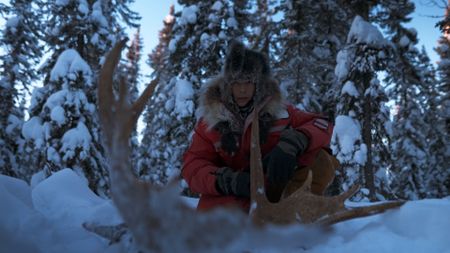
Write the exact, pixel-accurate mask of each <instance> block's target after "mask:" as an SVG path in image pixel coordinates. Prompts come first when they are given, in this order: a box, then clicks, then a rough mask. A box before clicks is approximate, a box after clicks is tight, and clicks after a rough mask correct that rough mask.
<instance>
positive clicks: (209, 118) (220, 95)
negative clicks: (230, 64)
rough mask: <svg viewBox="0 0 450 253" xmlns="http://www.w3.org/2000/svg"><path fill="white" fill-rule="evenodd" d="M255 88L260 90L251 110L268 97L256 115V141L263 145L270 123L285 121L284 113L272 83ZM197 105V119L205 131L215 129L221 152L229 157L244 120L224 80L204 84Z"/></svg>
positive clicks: (285, 112)
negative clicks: (218, 133) (228, 154)
mask: <svg viewBox="0 0 450 253" xmlns="http://www.w3.org/2000/svg"><path fill="white" fill-rule="evenodd" d="M258 85H259V86H263V88H262V89H257V90H256V91H255V99H254V107H259V106H261V105H262V103H263V102H265V100H266V99H267V98H268V97H270V98H269V100H268V101H267V102H265V105H264V106H263V107H262V108H261V110H260V114H259V123H260V141H261V143H265V141H266V139H267V136H268V133H269V130H270V128H271V126H272V124H273V122H274V121H275V120H276V119H279V118H285V117H286V116H287V110H286V104H285V103H284V102H283V99H282V96H281V92H280V89H279V87H278V83H277V82H276V81H274V80H272V79H269V80H267V81H265V82H264V83H262V84H261V83H260V84H258ZM258 85H257V86H258ZM224 93H225V94H226V95H225V94H224ZM257 95H258V96H257ZM256 98H258V99H256ZM199 102H200V106H199V109H198V114H197V116H198V118H202V119H203V121H204V122H205V123H206V124H207V125H208V130H211V129H215V130H217V131H219V132H220V133H221V134H222V138H221V146H222V148H223V149H224V150H225V151H227V152H229V153H230V154H231V153H233V152H235V151H236V150H238V146H237V143H238V138H239V137H240V136H241V135H242V132H243V130H244V124H245V120H246V119H243V118H241V117H240V116H239V107H238V106H237V105H236V104H235V103H234V102H233V98H232V94H231V88H230V87H229V85H227V82H226V81H225V78H224V77H223V76H219V77H217V78H215V79H213V80H211V81H210V82H209V83H207V84H206V85H205V90H204V91H203V92H202V93H201V95H200V101H199Z"/></svg>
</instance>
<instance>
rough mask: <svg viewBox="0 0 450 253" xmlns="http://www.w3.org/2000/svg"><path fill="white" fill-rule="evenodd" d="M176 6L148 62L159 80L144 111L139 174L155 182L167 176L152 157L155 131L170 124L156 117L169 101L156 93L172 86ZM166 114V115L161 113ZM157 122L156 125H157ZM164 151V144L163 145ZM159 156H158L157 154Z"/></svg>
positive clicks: (154, 75) (164, 22)
mask: <svg viewBox="0 0 450 253" xmlns="http://www.w3.org/2000/svg"><path fill="white" fill-rule="evenodd" d="M174 13H175V8H174V6H173V5H172V6H170V10H169V14H168V15H167V16H166V17H165V19H164V20H163V24H164V26H163V28H162V29H161V31H160V32H159V43H158V45H157V46H156V48H155V49H154V50H153V51H152V53H151V54H149V55H148V64H149V65H150V67H152V69H153V70H154V72H153V74H152V76H153V78H155V79H156V80H158V82H159V83H158V85H157V86H156V88H155V92H154V95H153V96H152V98H151V99H150V102H149V105H148V106H147V107H146V109H145V111H144V113H143V115H144V116H143V122H144V125H145V128H144V130H143V132H142V135H143V137H142V141H141V145H140V147H139V158H138V161H139V163H138V166H137V168H138V175H139V176H143V177H144V178H145V177H146V178H148V177H149V176H150V175H151V176H152V178H153V180H152V181H154V182H158V181H159V179H160V178H165V176H164V175H158V174H157V173H161V170H160V171H156V170H154V169H152V168H153V167H154V165H155V162H154V161H155V160H154V159H152V157H153V156H156V155H155V154H154V153H153V152H152V150H153V148H154V147H152V143H155V140H154V138H155V132H153V131H155V130H156V129H162V128H163V127H164V126H165V125H167V124H169V123H168V122H166V121H164V119H166V120H169V119H170V118H168V117H160V118H159V119H156V118H155V117H156V115H160V114H158V112H159V111H160V110H161V108H163V106H164V104H165V103H166V101H167V98H165V97H161V96H160V95H155V94H167V93H168V92H169V91H168V90H167V88H170V87H169V86H168V85H164V84H166V83H167V81H168V78H169V65H168V58H169V51H168V48H169V42H170V40H171V38H172V29H173V25H174V23H175V16H174ZM160 116H164V115H160ZM155 124H156V125H155ZM160 148H162V150H161V151H162V152H163V151H164V146H161V147H160ZM156 157H158V156H156Z"/></svg>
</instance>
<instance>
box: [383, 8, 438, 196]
mask: <svg viewBox="0 0 450 253" xmlns="http://www.w3.org/2000/svg"><path fill="white" fill-rule="evenodd" d="M382 5H383V7H384V8H383V9H382V11H378V12H377V13H376V14H375V17H374V19H375V20H377V22H378V23H379V24H381V27H384V28H385V31H386V32H385V33H386V34H387V36H388V39H389V40H390V41H391V42H392V44H391V45H393V46H394V50H395V54H394V57H393V58H392V62H390V63H389V64H388V65H387V68H386V71H387V75H386V78H385V79H384V83H385V84H386V85H387V86H388V87H389V90H390V92H389V97H390V98H391V100H393V101H395V106H396V109H397V112H396V115H395V117H394V124H393V127H392V131H393V135H392V149H393V150H392V151H393V152H392V154H393V158H394V159H393V161H394V164H393V166H392V167H391V168H390V171H391V172H392V174H393V175H392V176H393V177H394V180H393V181H394V184H393V187H395V189H394V193H395V194H397V195H399V196H401V197H403V198H408V199H417V198H423V197H424V196H425V195H424V194H425V193H426V191H427V189H426V183H425V181H426V177H427V176H429V175H427V173H425V172H426V171H427V168H428V166H429V161H428V159H429V157H430V154H429V153H428V143H427V132H429V130H430V125H429V123H428V122H426V121H425V117H424V114H425V113H426V111H425V110H426V104H427V101H428V100H429V99H430V97H428V94H427V92H426V91H427V89H429V87H430V86H433V85H434V81H433V80H430V79H429V78H428V77H429V76H430V74H431V75H433V73H434V69H433V68H432V67H430V64H429V62H428V63H424V62H423V61H422V60H423V59H424V58H426V55H423V54H424V52H420V51H419V49H418V48H417V42H418V39H417V32H416V31H415V30H414V29H407V28H405V27H404V24H405V23H407V22H409V21H410V20H411V18H409V17H408V16H409V15H410V14H411V13H412V12H413V11H414V4H413V3H412V2H411V1H384V2H383V3H382Z"/></svg>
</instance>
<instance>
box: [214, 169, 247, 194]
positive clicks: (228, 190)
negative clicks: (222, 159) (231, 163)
mask: <svg viewBox="0 0 450 253" xmlns="http://www.w3.org/2000/svg"><path fill="white" fill-rule="evenodd" d="M215 175H216V189H217V191H218V192H219V193H220V194H222V195H235V196H238V197H246V198H250V173H249V172H245V171H234V170H232V169H230V168H228V167H222V168H219V169H218V170H217V171H216V173H215Z"/></svg>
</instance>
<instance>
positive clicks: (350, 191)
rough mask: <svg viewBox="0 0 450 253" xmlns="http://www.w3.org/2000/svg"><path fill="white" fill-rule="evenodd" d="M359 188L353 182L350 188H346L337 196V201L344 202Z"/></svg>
mask: <svg viewBox="0 0 450 253" xmlns="http://www.w3.org/2000/svg"><path fill="white" fill-rule="evenodd" d="M360 188H361V187H360V186H359V185H357V184H355V185H353V186H352V187H351V188H350V189H348V190H347V191H346V192H344V193H342V194H341V195H339V196H337V198H338V199H339V201H341V202H345V201H346V200H347V199H348V198H350V197H351V196H353V195H355V193H356V192H358V191H359V189H360Z"/></svg>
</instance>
